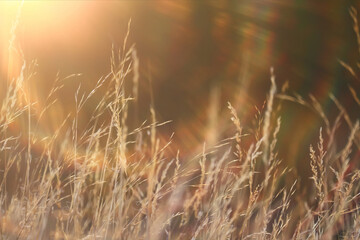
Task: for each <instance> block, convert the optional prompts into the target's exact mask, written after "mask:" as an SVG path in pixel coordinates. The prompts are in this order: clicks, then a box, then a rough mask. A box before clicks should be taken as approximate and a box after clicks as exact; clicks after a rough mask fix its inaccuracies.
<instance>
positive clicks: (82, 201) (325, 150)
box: [0, 9, 360, 239]
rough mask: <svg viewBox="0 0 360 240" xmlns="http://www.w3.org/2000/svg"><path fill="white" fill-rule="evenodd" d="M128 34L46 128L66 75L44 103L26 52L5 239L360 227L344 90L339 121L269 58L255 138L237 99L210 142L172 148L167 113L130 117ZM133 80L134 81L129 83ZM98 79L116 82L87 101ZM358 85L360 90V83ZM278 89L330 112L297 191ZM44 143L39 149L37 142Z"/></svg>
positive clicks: (6, 164) (347, 235)
mask: <svg viewBox="0 0 360 240" xmlns="http://www.w3.org/2000/svg"><path fill="white" fill-rule="evenodd" d="M351 11H352V12H351V13H352V16H353V18H354V19H356V11H355V10H354V9H352V10H351ZM355 24H356V22H355ZM354 29H355V30H356V31H357V35H359V34H358V28H354ZM126 38H127V36H126ZM126 38H125V41H124V45H123V46H122V47H121V48H120V49H119V50H118V51H116V50H114V51H113V54H112V59H111V72H110V73H109V74H107V75H106V76H104V77H103V78H101V79H100V80H99V81H98V82H97V83H96V84H95V86H94V89H93V90H92V91H91V92H89V93H84V92H83V91H82V90H81V87H79V88H78V90H77V91H76V95H75V104H76V108H75V111H74V112H73V113H69V115H68V117H67V118H65V119H64V121H63V122H62V124H60V125H59V127H58V128H57V129H56V130H55V131H53V133H52V134H49V135H47V136H45V137H44V136H43V137H40V136H37V135H36V134H35V132H36V131H37V129H38V125H39V122H40V120H41V118H43V117H44V118H45V117H46V115H47V114H50V113H48V111H47V110H48V109H49V108H51V104H52V103H53V101H55V100H51V99H52V95H53V94H54V93H55V92H56V91H58V90H59V89H60V88H61V87H62V83H61V81H60V80H59V81H58V82H57V85H56V86H54V89H53V91H51V93H50V94H49V97H48V99H47V102H48V105H47V106H46V107H45V108H44V109H41V110H38V109H36V108H35V107H34V106H35V103H32V102H31V101H30V100H29V98H28V96H27V95H26V91H25V89H24V85H23V83H24V82H25V81H26V79H27V78H29V67H27V65H26V64H25V63H24V65H23V68H22V70H21V73H20V74H19V76H18V78H17V79H14V80H13V81H11V84H9V87H8V89H7V93H6V95H5V96H4V98H3V99H2V106H1V112H0V135H1V141H0V149H1V152H0V156H1V158H0V159H1V160H0V161H1V162H0V167H1V172H0V202H1V212H0V218H1V221H0V234H1V239H332V238H338V239H359V238H360V219H359V213H360V211H359V207H358V204H359V186H360V185H359V180H360V171H359V170H357V169H355V168H354V167H353V166H354V164H353V162H356V161H358V160H359V159H358V156H356V155H354V154H353V152H354V151H358V150H359V145H358V142H359V122H358V121H356V123H353V122H352V121H351V119H350V117H349V116H348V114H347V113H346V110H345V109H344V108H343V107H342V106H341V104H340V103H339V102H338V101H337V100H336V98H335V97H333V96H332V99H333V100H334V102H335V103H336V105H337V106H338V108H339V110H340V113H339V116H338V118H336V119H335V120H334V121H333V124H332V122H331V120H329V119H328V118H327V117H326V115H325V113H324V111H323V110H322V108H321V105H320V104H319V103H318V102H317V101H316V99H315V98H313V97H312V98H311V102H306V101H305V100H304V99H303V98H301V97H300V96H289V95H285V94H283V93H277V88H276V83H275V75H274V72H273V70H271V88H270V92H269V95H268V96H267V101H266V108H265V109H266V110H265V112H264V113H263V114H262V116H261V118H262V120H261V121H259V126H257V129H258V130H257V131H256V130H255V132H256V135H257V136H255V137H254V139H256V140H254V142H253V143H252V144H243V139H244V138H246V137H247V136H248V135H251V132H250V131H248V132H247V131H246V129H247V127H246V126H242V123H241V119H239V118H238V116H237V112H236V109H235V108H234V107H232V105H231V104H230V103H229V109H230V112H229V122H230V120H231V121H232V122H233V124H234V137H233V138H231V139H225V140H224V141H222V142H220V143H219V145H215V146H211V147H209V148H208V147H207V146H206V145H205V144H204V146H203V150H202V152H201V153H199V155H198V156H196V157H194V158H191V159H182V158H181V153H178V154H177V155H174V156H171V155H170V154H169V153H168V152H167V149H168V146H169V144H171V139H170V141H169V142H163V141H161V140H160V139H159V137H158V134H157V128H158V127H159V126H161V125H162V124H165V123H159V122H157V120H156V114H155V109H153V108H151V109H150V113H151V114H150V119H151V121H150V122H144V123H143V124H140V126H139V127H137V128H130V127H129V124H128V121H129V116H128V109H129V108H130V107H132V104H133V103H134V102H136V98H137V95H138V91H137V88H138V84H139V73H138V67H139V60H138V59H137V54H136V50H135V47H134V46H130V47H127V43H126ZM114 49H115V47H114ZM348 68H349V69H351V67H350V66H348ZM352 72H354V71H352ZM125 82H129V83H132V92H131V94H128V93H127V92H126V91H125ZM100 90H101V91H104V92H106V93H105V94H102V98H101V100H100V101H99V102H98V104H97V105H96V106H94V107H91V106H88V104H89V100H90V99H92V97H93V96H94V95H96V94H97V92H98V91H100ZM350 90H351V93H352V95H353V96H354V99H355V100H356V101H357V102H358V98H357V97H356V96H357V95H356V91H355V89H353V88H350ZM279 99H286V100H291V101H295V102H297V103H299V104H302V105H305V106H308V107H310V108H312V109H313V110H314V111H316V112H317V113H318V114H319V116H320V117H321V118H323V120H324V129H325V131H324V133H323V131H322V130H321V129H320V133H319V140H318V143H317V146H316V147H313V146H310V147H309V148H307V149H304V151H308V152H309V157H308V163H307V164H309V166H310V167H311V170H312V180H313V183H314V184H313V186H310V187H309V188H311V189H312V191H311V192H312V194H311V196H307V198H305V197H304V196H303V194H302V193H300V192H297V191H296V189H297V188H298V187H299V183H298V182H297V180H296V179H295V178H293V177H291V176H293V175H294V174H292V175H290V174H289V173H290V172H291V170H289V169H286V168H283V167H281V166H282V165H281V164H280V162H281V161H280V159H279V157H278V155H277V151H278V150H277V149H279V148H280V149H281V148H282V147H286V146H277V139H278V137H277V135H278V133H279V131H280V128H281V119H280V117H278V116H277V115H279V114H278V113H276V111H275V110H274V109H279V108H278V104H280V101H277V100H279ZM84 106H87V107H88V109H89V108H90V109H92V111H93V114H92V115H91V116H92V117H91V118H90V119H89V121H88V123H87V124H88V125H87V127H86V128H83V126H81V127H82V128H80V127H79V118H80V116H81V114H82V111H83V109H84ZM34 116H39V117H38V118H36V117H34ZM343 119H344V120H345V122H346V123H347V124H348V126H349V129H350V134H349V137H348V141H347V143H346V144H345V146H344V147H343V148H342V149H338V147H337V142H336V130H337V127H338V125H339V122H341V121H343ZM16 122H25V123H26V124H25V125H22V126H23V127H22V128H21V129H19V130H16V131H15V130H12V129H11V126H12V125H14V124H15V123H16ZM80 129H83V130H80ZM259 130H260V131H259ZM24 136H26V137H25V139H26V144H24V143H23V142H22V139H24ZM38 145H41V151H40V152H39V151H35V148H37V146H38ZM232 145H234V146H235V147H234V148H233V147H231V146H232ZM284 178H285V179H287V181H286V182H287V183H286V184H284V183H283V181H282V180H281V179H284ZM289 179H293V180H290V182H289ZM305 199H311V200H310V201H309V202H306V200H305Z"/></svg>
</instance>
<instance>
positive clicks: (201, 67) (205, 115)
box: [0, 0, 360, 172]
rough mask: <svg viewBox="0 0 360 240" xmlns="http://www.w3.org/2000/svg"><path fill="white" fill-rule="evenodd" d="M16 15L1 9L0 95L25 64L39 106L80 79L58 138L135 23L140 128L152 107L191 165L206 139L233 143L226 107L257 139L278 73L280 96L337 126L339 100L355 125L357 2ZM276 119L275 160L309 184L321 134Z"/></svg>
mask: <svg viewBox="0 0 360 240" xmlns="http://www.w3.org/2000/svg"><path fill="white" fill-rule="evenodd" d="M20 4H21V2H18V1H0V52H1V57H0V68H1V71H0V78H1V81H0V84H1V88H2V89H5V88H6V86H7V84H8V81H9V80H10V79H11V78H12V77H14V76H16V74H17V73H18V71H19V69H20V66H21V61H20V59H21V58H22V57H23V58H24V59H25V60H26V62H28V63H31V62H33V61H34V60H36V67H34V70H35V71H36V75H35V76H33V77H32V78H31V79H30V80H29V82H28V86H27V89H28V91H29V95H30V97H31V98H32V99H34V100H37V101H39V102H41V101H42V100H44V99H45V98H46V96H47V95H48V93H49V91H50V89H51V88H52V86H53V84H54V81H55V79H56V76H57V75H59V76H61V77H63V78H64V77H66V76H68V75H70V74H74V73H81V74H82V75H81V76H77V77H71V78H68V79H67V80H66V81H67V83H66V85H65V86H64V88H63V89H62V90H61V91H60V92H59V96H58V97H59V102H58V103H56V104H55V105H54V106H53V107H52V110H51V111H53V116H54V117H53V118H52V119H51V120H49V122H48V124H46V126H43V128H44V129H46V128H55V127H54V126H57V125H59V124H60V123H61V121H62V120H61V119H64V118H65V117H66V113H67V112H68V111H69V110H70V109H73V108H74V102H75V100H74V95H75V91H76V89H77V88H78V86H79V84H80V83H81V84H82V88H83V89H85V90H86V89H87V90H90V89H92V88H93V87H94V86H95V83H96V81H97V80H98V79H99V78H100V77H101V76H104V75H106V74H107V73H108V72H109V71H110V56H111V48H112V45H114V46H115V47H116V46H117V47H118V46H122V44H123V39H124V37H125V35H126V32H127V28H128V22H129V19H131V29H130V35H129V39H128V43H129V46H130V45H131V44H132V43H135V44H136V48H137V54H138V58H139V61H140V79H139V87H140V89H139V99H138V113H137V114H138V116H137V118H138V121H139V122H142V121H143V120H145V119H149V116H150V112H149V107H150V104H151V103H152V104H153V105H154V108H155V110H156V114H157V119H158V120H159V121H167V120H172V122H171V123H170V124H167V125H165V126H163V127H161V128H159V132H160V134H161V136H163V137H164V138H165V139H168V138H169V136H170V135H171V134H172V133H173V132H175V135H174V143H173V147H172V148H174V149H180V150H181V152H182V154H183V155H185V156H186V154H191V153H192V152H194V151H196V150H197V148H198V146H201V145H202V143H203V141H204V139H206V141H210V142H216V141H217V140H219V139H221V138H223V137H226V136H228V135H229V136H230V135H231V134H233V132H234V129H233V130H229V128H230V127H229V126H230V125H231V121H230V113H229V110H228V109H227V102H228V101H230V102H231V103H232V104H233V105H234V106H235V107H236V109H237V111H238V114H239V117H240V119H241V120H242V123H243V124H244V126H247V127H245V129H244V131H245V132H251V131H252V130H251V127H252V126H254V127H255V126H256V121H257V120H256V118H255V117H254V116H255V115H257V112H258V110H259V111H261V109H262V106H263V104H264V101H265V100H266V96H267V93H268V91H269V87H270V67H272V66H273V67H274V69H275V75H276V82H277V85H278V87H279V89H280V88H281V86H282V85H283V84H285V82H288V84H289V86H288V90H287V93H289V94H292V93H298V94H300V95H301V96H303V97H304V99H309V94H312V95H314V96H315V97H316V98H317V99H318V101H319V102H320V104H321V105H322V106H323V107H324V110H325V112H326V114H328V115H329V116H330V118H334V117H335V116H336V114H338V110H337V109H336V107H335V105H334V104H333V102H332V101H331V100H330V99H329V93H333V94H334V95H335V96H336V97H337V98H338V99H339V101H340V102H341V103H342V104H343V105H344V106H345V107H346V108H347V109H348V110H349V112H350V113H351V116H352V117H354V118H358V117H359V114H358V111H359V109H358V108H357V107H356V104H355V102H354V100H353V98H352V97H351V94H350V92H349V89H348V85H349V84H350V85H351V86H353V87H354V88H355V89H359V88H358V87H359V79H356V77H354V76H352V75H351V74H350V73H349V72H348V71H347V70H346V69H345V68H344V67H343V66H341V64H340V63H339V60H342V61H344V62H346V63H348V64H349V65H350V66H353V67H354V69H355V70H356V69H359V68H356V63H357V61H358V60H359V52H358V50H357V49H358V48H357V44H356V35H355V33H354V31H353V22H352V19H351V17H350V14H349V9H350V7H351V6H354V7H355V8H357V9H358V10H359V9H360V2H359V1H350V0H343V1H338V0H327V1H313V0H305V1H289V0H262V1H256V0H241V1H240V0H216V1H140V0H136V1H130V0H129V1H125V0H123V1H24V3H23V6H22V8H21V13H20V14H19V15H18V17H17V14H18V9H19V6H20ZM17 21H18V23H16V22H17ZM14 24H15V25H16V26H17V27H16V28H12V26H14ZM12 29H15V30H14V31H13V30H12ZM12 31H13V33H12ZM14 34H15V35H16V39H15V40H11V39H12V38H13V36H14ZM9 44H13V45H14V48H16V49H21V51H15V50H13V49H12V48H9ZM357 73H359V71H357ZM2 91H3V90H2ZM92 101H94V102H93V104H95V105H96V99H94V100H92ZM257 109H258V110H257ZM84 111H85V112H86V109H85V110H84ZM88 114H90V112H89V113H88ZM281 117H282V130H281V132H280V142H279V144H280V145H285V144H286V147H285V148H283V147H282V148H281V149H282V150H281V152H280V156H281V158H283V159H284V161H285V162H286V164H288V165H289V166H293V167H296V168H297V169H300V171H304V172H306V171H307V170H306V169H304V170H302V168H305V166H307V165H308V164H307V163H308V147H309V144H311V143H314V140H315V139H316V138H317V136H318V132H319V128H320V126H323V125H324V123H323V122H322V120H321V118H320V117H319V115H318V114H316V113H314V112H313V111H311V110H309V109H307V108H305V107H303V106H300V105H299V104H295V103H290V102H284V103H283V108H282V112H281ZM254 121H255V122H254ZM44 131H45V130H44ZM347 133H348V132H346V130H344V134H347ZM339 134H341V133H339ZM210 144H211V143H210ZM304 163H305V164H304Z"/></svg>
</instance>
